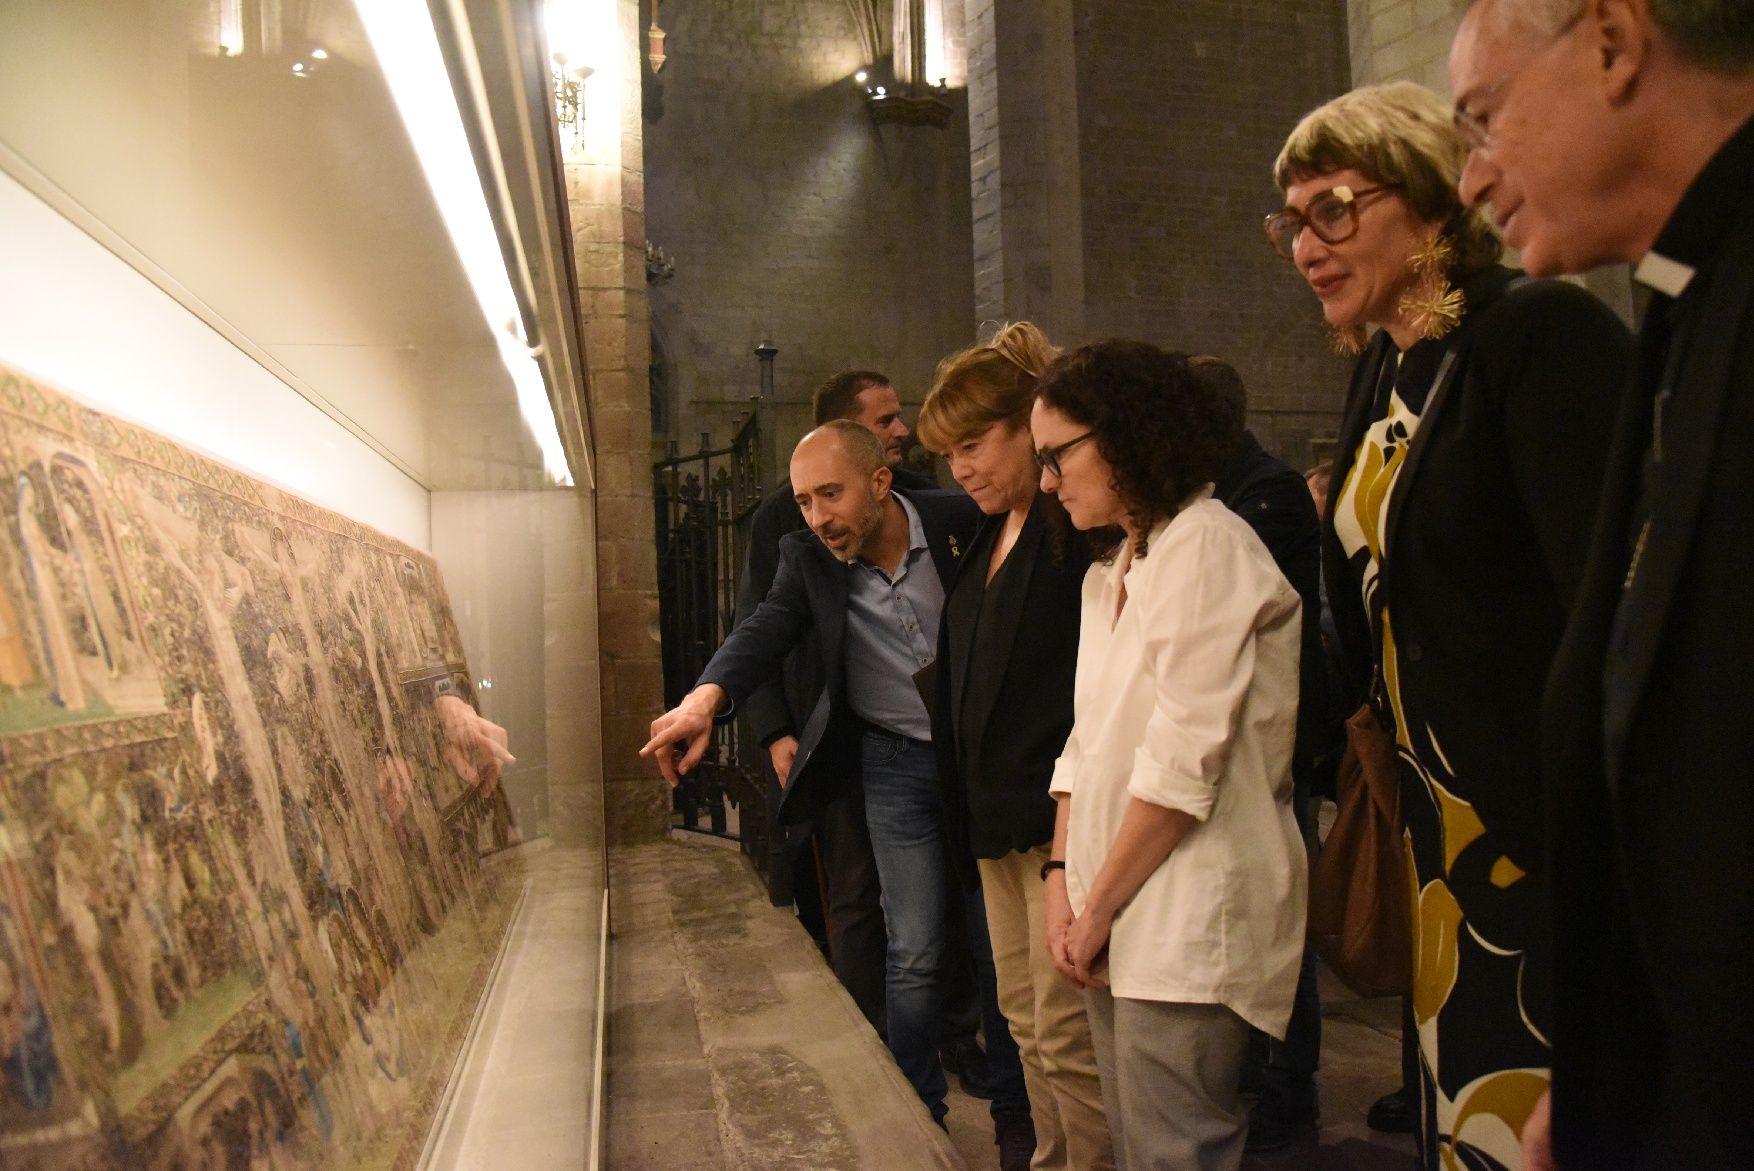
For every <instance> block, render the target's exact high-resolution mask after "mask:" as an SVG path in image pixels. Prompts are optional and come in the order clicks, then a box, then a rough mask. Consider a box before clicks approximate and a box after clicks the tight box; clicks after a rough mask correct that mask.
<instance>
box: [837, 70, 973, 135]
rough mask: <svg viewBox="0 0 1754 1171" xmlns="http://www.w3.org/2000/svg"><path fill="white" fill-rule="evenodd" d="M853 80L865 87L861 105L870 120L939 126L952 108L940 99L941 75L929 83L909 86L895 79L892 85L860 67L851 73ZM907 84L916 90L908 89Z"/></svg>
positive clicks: (945, 89)
mask: <svg viewBox="0 0 1754 1171" xmlns="http://www.w3.org/2000/svg"><path fill="white" fill-rule="evenodd" d="M853 82H854V83H855V84H857V85H858V86H859V87H861V88H862V89H863V90H864V91H865V108H866V109H867V110H869V111H870V113H871V121H873V122H875V123H876V124H877V125H879V126H882V125H884V124H886V123H889V124H894V125H900V126H936V127H938V128H940V129H942V128H943V127H944V126H946V125H947V124H948V123H949V122H950V115H951V114H952V113H953V112H954V111H952V110H951V108H950V104H949V103H948V102H946V101H945V100H944V98H945V95H947V94H948V93H949V86H948V85H947V84H946V83H945V80H944V79H943V78H940V79H939V80H938V84H937V85H932V86H927V85H915V86H912V87H909V86H904V85H902V84H901V83H900V82H899V81H898V82H894V83H893V88H892V83H887V82H881V81H879V80H877V75H876V73H875V72H874V70H873V69H861V70H859V71H858V72H857V73H855V74H853ZM910 88H911V89H913V90H915V91H916V92H913V93H909V92H908V90H909V89H910Z"/></svg>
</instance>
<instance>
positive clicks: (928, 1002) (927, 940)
mask: <svg viewBox="0 0 1754 1171" xmlns="http://www.w3.org/2000/svg"><path fill="white" fill-rule="evenodd" d="M860 755H861V758H862V762H863V765H864V774H865V775H864V783H865V821H866V823H867V825H869V827H870V830H871V850H872V852H873V853H874V854H876V856H877V877H878V881H879V882H880V883H881V884H882V887H883V919H884V925H885V927H887V929H888V932H889V949H888V954H887V956H886V958H885V964H884V981H883V992H884V1003H885V1015H886V1016H887V1017H888V1019H889V1051H890V1053H892V1054H894V1056H895V1063H896V1064H897V1065H899V1066H900V1067H901V1072H902V1074H903V1075H904V1076H905V1077H906V1078H907V1080H908V1081H909V1082H910V1083H911V1084H912V1085H913V1088H914V1092H915V1093H917V1094H919V1096H920V1100H921V1101H922V1102H924V1103H925V1104H926V1108H927V1109H928V1110H930V1111H931V1112H932V1117H933V1118H934V1119H937V1120H942V1119H943V1117H944V1114H945V1111H946V1107H945V1105H944V1066H943V1065H942V1064H941V1063H940V1062H939V1060H938V1032H939V1021H938V1017H939V1010H940V1001H941V995H940V991H941V987H942V986H941V983H940V979H939V975H940V969H941V968H942V967H943V963H944V942H945V933H946V930H947V927H946V919H945V909H946V900H947V899H948V897H949V893H950V891H949V881H948V870H947V869H946V858H945V854H944V828H943V826H944V817H943V813H944V798H943V794H942V793H941V792H940V790H939V788H938V761H937V757H936V756H934V755H933V751H932V746H931V744H930V743H928V742H926V741H924V740H909V739H907V738H906V737H902V736H892V735H890V734H888V733H886V732H866V733H865V734H864V743H863V744H862V745H861V754H860Z"/></svg>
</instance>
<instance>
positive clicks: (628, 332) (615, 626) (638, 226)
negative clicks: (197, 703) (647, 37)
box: [554, 0, 670, 844]
mask: <svg viewBox="0 0 1754 1171" xmlns="http://www.w3.org/2000/svg"><path fill="white" fill-rule="evenodd" d="M574 2H576V3H580V4H581V5H583V6H584V7H585V8H586V9H587V10H588V11H589V10H595V11H594V12H593V16H595V17H598V18H601V24H602V26H603V27H604V29H605V32H606V33H607V32H611V31H612V33H613V41H612V49H613V51H610V49H611V45H610V43H609V42H610V37H608V36H605V38H604V42H605V50H604V52H603V54H602V56H601V58H600V59H599V60H595V61H590V62H587V64H589V65H591V66H592V68H593V69H594V70H595V72H594V73H593V74H592V75H591V77H590V79H589V80H588V81H587V82H586V94H585V103H586V106H585V125H584V129H583V131H582V132H581V134H579V135H578V136H577V137H576V138H575V139H574V140H573V141H571V142H568V143H566V147H567V162H566V177H567V194H568V202H569V204H570V209H571V215H572V228H573V256H574V261H575V263H576V264H577V267H578V280H579V289H578V296H579V311H580V314H581V316H582V317H583V319H584V322H585V355H586V359H587V361H588V363H589V367H590V371H591V387H590V399H591V414H592V423H593V425H594V428H595V432H596V441H597V450H596V466H595V469H594V470H595V473H596V480H597V484H596V487H597V491H596V506H597V524H596V541H597V568H598V578H597V581H598V594H597V604H598V646H599V655H600V659H599V671H600V679H601V691H602V712H603V782H604V807H605V808H604V814H605V820H606V830H607V834H608V839H609V841H610V843H611V844H624V843H632V842H640V841H648V840H652V839H655V838H657V837H658V836H659V835H661V834H663V833H664V832H665V829H666V827H667V825H668V823H669V805H670V796H669V789H668V787H667V786H666V785H665V784H664V782H663V780H662V779H661V778H660V777H659V776H658V774H657V770H656V769H654V768H653V767H651V766H650V765H649V764H647V763H646V762H645V761H643V760H641V759H640V758H639V757H638V756H637V755H635V754H636V752H637V750H638V749H639V746H640V745H642V744H644V743H645V741H646V736H647V729H648V726H649V725H650V723H651V721H652V719H653V718H655V717H656V716H657V715H658V714H659V712H660V711H661V710H662V700H663V669H662V662H661V659H660V657H659V646H658V636H657V631H658V579H657V553H656V547H655V543H654V542H655V538H654V535H653V514H652V480H651V403H650V387H649V385H648V382H649V374H648V362H649V359H650V348H651V327H650V316H649V310H648V308H647V304H646V278H645V172H644V161H643V155H642V150H643V148H642V125H641V121H640V55H641V53H642V51H643V47H642V43H641V41H642V38H641V32H642V28H641V24H640V11H639V4H638V2H637V0H574ZM598 6H603V7H601V8H599V7H598ZM609 12H612V14H613V20H612V22H611V21H610V19H609V18H608V14H609ZM568 133H569V132H568V131H566V130H563V131H562V137H563V138H566V137H567V136H568ZM585 692H586V689H584V688H581V691H580V698H581V699H583V698H584V697H585ZM554 701H555V702H565V697H564V696H557V697H555V700H554Z"/></svg>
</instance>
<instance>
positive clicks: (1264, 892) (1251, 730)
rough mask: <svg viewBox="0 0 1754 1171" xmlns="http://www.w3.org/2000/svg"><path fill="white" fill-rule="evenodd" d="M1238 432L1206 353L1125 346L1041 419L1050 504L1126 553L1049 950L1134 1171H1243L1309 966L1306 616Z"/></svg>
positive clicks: (1104, 578) (1041, 393) (1100, 569)
mask: <svg viewBox="0 0 1754 1171" xmlns="http://www.w3.org/2000/svg"><path fill="white" fill-rule="evenodd" d="M1240 428H1241V420H1240V419H1239V418H1238V417H1237V414H1236V412H1235V411H1234V410H1233V409H1231V408H1230V407H1229V406H1228V404H1226V403H1225V402H1224V401H1223V399H1222V397H1221V396H1220V394H1219V393H1218V392H1217V391H1216V389H1214V388H1213V387H1212V385H1211V384H1210V383H1208V382H1206V381H1205V380H1202V379H1201V378H1199V377H1197V376H1196V375H1195V374H1194V373H1193V372H1192V371H1191V370H1190V369H1189V367H1188V361H1187V359H1186V357H1184V356H1183V355H1180V354H1170V353H1166V352H1164V351H1163V350H1160V349H1158V348H1156V347H1155V346H1151V345H1147V344H1145V343H1143V342H1127V341H1110V342H1100V343H1097V344H1094V345H1088V346H1083V347H1081V348H1079V349H1077V350H1074V351H1072V352H1071V353H1069V354H1067V355H1066V356H1065V357H1063V358H1061V359H1060V360H1059V361H1057V362H1056V363H1055V364H1054V365H1053V366H1052V367H1050V368H1049V370H1048V372H1047V374H1046V376H1045V377H1044V378H1043V379H1042V382H1041V385H1040V387H1039V388H1038V390H1037V397H1036V403H1035V407H1034V409H1033V411H1032V413H1031V417H1030V431H1031V433H1032V435H1033V437H1034V442H1035V447H1036V460H1037V462H1038V463H1039V464H1040V465H1041V469H1042V472H1041V486H1042V490H1043V491H1046V492H1052V493H1055V494H1056V495H1057V496H1058V497H1059V500H1060V503H1061V504H1062V505H1064V506H1065V509H1066V512H1067V513H1068V514H1069V515H1070V517H1071V519H1072V523H1073V524H1074V525H1076V526H1077V527H1078V528H1080V529H1083V530H1085V531H1086V532H1090V533H1094V534H1098V539H1099V540H1100V541H1101V542H1102V544H1103V549H1104V556H1105V559H1104V560H1103V561H1102V562H1100V563H1098V564H1097V565H1094V566H1092V567H1091V570H1090V572H1089V574H1088V575H1087V576H1086V577H1085V579H1084V590H1083V602H1082V627H1081V635H1080V639H1079V646H1078V667H1077V677H1076V687H1075V694H1074V699H1073V725H1072V732H1071V735H1070V736H1069V737H1068V738H1067V741H1066V748H1065V751H1064V752H1063V753H1062V754H1061V756H1060V759H1059V760H1058V761H1057V762H1056V764H1055V766H1054V777H1053V782H1052V785H1051V790H1052V792H1053V793H1054V795H1055V797H1056V798H1058V801H1059V808H1058V811H1057V816H1056V819H1055V827H1054V850H1053V857H1052V860H1051V861H1049V863H1048V864H1047V866H1046V867H1044V874H1045V878H1046V881H1047V883H1048V887H1047V891H1046V896H1045V898H1046V903H1047V914H1046V920H1047V922H1046V932H1047V939H1046V943H1047V947H1048V950H1049V952H1050V953H1051V954H1052V955H1053V957H1054V963H1055V966H1057V967H1058V968H1059V969H1060V970H1061V971H1062V972H1064V973H1065V974H1066V975H1067V976H1069V977H1071V978H1072V979H1073V980H1075V981H1077V983H1078V984H1079V985H1081V986H1082V987H1083V988H1084V990H1085V1004H1086V1007H1087V1010H1088V1012H1089V1017H1090V1026H1091V1034H1092V1037H1093V1039H1094V1041H1095V1044H1096V1060H1097V1068H1098V1071H1099V1072H1100V1074H1101V1078H1102V1092H1103V1100H1104V1103H1105V1105H1106V1108H1107V1113H1108V1119H1109V1126H1110V1128H1111V1130H1112V1132H1113V1135H1114V1140H1115V1152H1116V1156H1117V1161H1118V1162H1119V1164H1120V1165H1121V1166H1122V1167H1125V1168H1128V1171H1146V1169H1148V1168H1177V1169H1184V1168H1199V1169H1201V1171H1218V1169H1223V1168H1235V1167H1237V1166H1239V1165H1240V1163H1241V1160H1242V1152H1243V1143H1244V1139H1245V1137H1246V1130H1247V1123H1246V1121H1245V1118H1244V1115H1243V1113H1242V1111H1241V1108H1240V1105H1239V1102H1238V1094H1237V1078H1238V1074H1239V1072H1240V1069H1241V1065H1242V1058H1243V1051H1244V1048H1245V1047H1246V1045H1247V1043H1248V1030H1249V1026H1251V1025H1253V1026H1254V1027H1256V1028H1258V1029H1261V1030H1262V1031H1263V1032H1266V1033H1268V1034H1271V1035H1273V1036H1277V1037H1283V1036H1284V1034H1285V1027H1286V1025H1287V1023H1288V1021H1289V1019H1290V1016H1291V1002H1292V994H1293V992H1294V991H1295V989H1296V987H1297V975H1298V968H1299V965H1300V963H1301V961H1302V958H1303V936H1304V905H1305V901H1306V894H1305V887H1306V879H1305V861H1304V853H1303V839H1302V837H1301V835H1300V834H1299V833H1298V829H1297V821H1296V819H1295V818H1294V817H1293V816H1292V810H1291V749H1292V742H1293V740H1294V738H1295V734H1296V724H1297V690H1298V676H1297V664H1298V653H1299V644H1300V640H1301V634H1302V630H1301V620H1300V616H1301V606H1300V604H1299V601H1298V597H1297V593H1296V592H1295V591H1294V590H1293V589H1292V588H1291V586H1290V585H1289V584H1288V583H1287V582H1286V580H1285V577H1284V575H1283V574H1281V573H1280V572H1279V569H1278V567H1277V566H1276V565H1275V564H1274V563H1273V558H1272V556H1271V555H1270V554H1269V553H1268V552H1267V549H1266V547H1265V546H1264V545H1262V544H1261V542H1260V539H1259V538H1258V537H1256V536H1255V534H1254V532H1253V530H1251V529H1250V528H1249V526H1248V525H1247V523H1245V522H1244V521H1243V520H1241V519H1240V518H1239V517H1237V516H1236V515H1235V514H1233V513H1232V512H1231V511H1230V510H1229V509H1227V508H1226V507H1225V506H1224V505H1223V504H1220V503H1219V502H1218V501H1217V500H1215V499H1213V496H1212V481H1213V480H1214V478H1215V477H1216V476H1217V474H1218V472H1219V470H1220V468H1221V467H1222V465H1223V461H1224V459H1225V457H1226V456H1227V455H1228V454H1229V453H1230V452H1231V451H1232V450H1234V448H1235V446H1236V444H1237V442H1238V440H1239V439H1240Z"/></svg>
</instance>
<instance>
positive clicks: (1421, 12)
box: [1346, 0, 1462, 94]
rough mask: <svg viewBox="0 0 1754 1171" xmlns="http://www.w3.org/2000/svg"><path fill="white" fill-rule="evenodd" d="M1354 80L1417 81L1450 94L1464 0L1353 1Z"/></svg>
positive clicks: (1350, 2) (1350, 3)
mask: <svg viewBox="0 0 1754 1171" xmlns="http://www.w3.org/2000/svg"><path fill="white" fill-rule="evenodd" d="M1346 9H1347V23H1348V34H1349V40H1350V49H1351V55H1352V76H1353V77H1355V78H1357V79H1358V82H1359V84H1361V85H1362V84H1364V83H1365V82H1371V81H1416V82H1418V83H1419V84H1420V85H1423V86H1426V87H1427V88H1429V89H1434V90H1436V91H1437V92H1438V93H1440V94H1448V93H1449V45H1450V40H1451V38H1453V37H1454V36H1455V31H1456V24H1457V22H1458V21H1460V19H1461V12H1462V5H1461V4H1460V3H1458V0H1347V5H1346Z"/></svg>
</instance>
